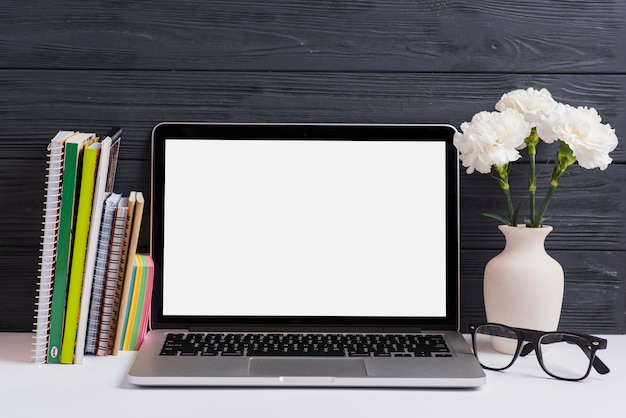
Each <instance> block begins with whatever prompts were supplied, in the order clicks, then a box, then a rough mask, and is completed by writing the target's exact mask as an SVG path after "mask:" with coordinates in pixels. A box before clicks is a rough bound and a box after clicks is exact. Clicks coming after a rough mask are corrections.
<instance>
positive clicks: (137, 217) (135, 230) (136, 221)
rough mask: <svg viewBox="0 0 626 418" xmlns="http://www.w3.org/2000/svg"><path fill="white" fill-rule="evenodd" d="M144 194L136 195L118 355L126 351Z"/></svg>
mask: <svg viewBox="0 0 626 418" xmlns="http://www.w3.org/2000/svg"><path fill="white" fill-rule="evenodd" d="M144 204H145V201H144V198H143V193H141V192H136V193H135V210H134V214H133V223H132V228H131V237H130V243H129V245H128V254H127V256H126V257H127V261H126V272H125V277H124V285H123V288H122V296H121V299H120V300H121V302H120V309H119V317H118V325H117V330H116V332H115V344H114V345H113V354H117V353H118V351H119V350H124V349H125V348H124V336H125V334H126V328H127V325H128V313H129V309H128V308H129V299H130V298H131V297H132V285H133V283H132V282H133V280H134V269H135V267H134V265H135V254H136V251H137V241H138V239H139V231H140V229H141V220H142V217H143V208H144Z"/></svg>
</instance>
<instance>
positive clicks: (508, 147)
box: [454, 109, 532, 174]
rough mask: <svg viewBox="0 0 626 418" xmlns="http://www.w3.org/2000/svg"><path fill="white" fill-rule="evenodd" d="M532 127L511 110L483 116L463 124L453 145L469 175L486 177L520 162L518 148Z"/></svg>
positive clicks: (480, 114) (483, 113)
mask: <svg viewBox="0 0 626 418" xmlns="http://www.w3.org/2000/svg"><path fill="white" fill-rule="evenodd" d="M531 128H532V126H531V125H530V124H529V123H528V122H526V121H525V120H524V117H523V116H522V114H520V113H519V112H517V111H515V110H512V109H509V110H505V111H503V112H480V113H477V114H476V115H474V117H473V118H472V120H471V122H464V123H462V124H461V131H462V133H460V132H457V133H456V134H455V135H454V145H455V146H456V148H457V149H458V150H459V152H460V159H461V162H462V163H463V166H464V167H467V173H468V174H471V173H473V172H474V170H477V171H479V172H480V173H483V174H487V173H489V172H490V171H491V166H493V165H497V166H503V165H505V164H507V163H509V162H511V161H515V160H517V159H519V158H520V154H519V152H518V149H519V148H522V147H524V139H525V138H526V137H527V136H528V135H529V134H530V130H531Z"/></svg>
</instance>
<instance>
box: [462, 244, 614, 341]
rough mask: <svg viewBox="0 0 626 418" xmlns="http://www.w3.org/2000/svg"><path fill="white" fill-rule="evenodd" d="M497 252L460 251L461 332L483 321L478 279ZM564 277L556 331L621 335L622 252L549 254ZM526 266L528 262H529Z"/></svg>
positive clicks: (551, 252) (480, 279) (480, 285)
mask: <svg viewBox="0 0 626 418" xmlns="http://www.w3.org/2000/svg"><path fill="white" fill-rule="evenodd" d="M498 252H499V251H484V250H464V251H462V261H461V295H462V296H461V318H462V326H461V328H462V329H463V330H465V331H467V329H468V328H467V327H468V325H469V324H470V323H471V322H482V321H484V320H485V311H484V306H483V301H482V295H483V293H482V285H483V282H482V278H483V271H484V268H485V265H486V264H487V262H488V261H489V260H490V259H491V258H492V257H494V256H495V255H496V254H497V253H498ZM549 253H550V255H552V256H553V257H554V258H555V259H556V260H557V261H559V263H561V265H562V266H563V270H564V273H565V295H564V298H563V308H562V311H561V321H560V323H559V328H560V329H564V330H570V331H581V332H593V333H624V332H626V323H625V320H624V315H623V307H624V306H625V304H626V301H625V299H626V279H625V278H624V272H625V271H626V257H625V255H626V254H625V252H624V251H550V252H549ZM529 262H530V261H529Z"/></svg>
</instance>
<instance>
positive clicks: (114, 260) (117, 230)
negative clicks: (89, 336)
mask: <svg viewBox="0 0 626 418" xmlns="http://www.w3.org/2000/svg"><path fill="white" fill-rule="evenodd" d="M127 201H128V199H123V200H122V201H121V202H120V204H119V205H118V208H117V212H116V214H115V222H114V225H113V236H112V239H111V250H110V255H109V265H108V269H107V275H106V282H105V286H104V294H103V298H102V311H101V316H100V318H101V319H100V332H99V335H98V348H97V351H96V355H99V356H104V355H107V354H111V353H110V352H109V334H110V332H111V328H112V323H113V318H112V317H113V304H114V301H115V291H116V288H117V280H118V273H119V270H120V260H121V258H122V245H123V243H124V232H125V229H126V213H127V211H128V203H127Z"/></svg>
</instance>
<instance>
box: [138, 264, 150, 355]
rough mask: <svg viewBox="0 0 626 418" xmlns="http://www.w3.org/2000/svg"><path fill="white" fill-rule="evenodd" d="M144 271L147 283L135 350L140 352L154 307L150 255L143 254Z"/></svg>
mask: <svg viewBox="0 0 626 418" xmlns="http://www.w3.org/2000/svg"><path fill="white" fill-rule="evenodd" d="M142 258H143V260H144V261H143V265H144V269H145V270H146V272H145V273H146V283H145V291H144V299H143V302H142V305H141V308H142V313H141V323H140V324H139V329H138V331H137V342H136V343H135V350H139V348H140V347H141V344H142V343H143V340H144V338H145V336H146V332H147V331H148V324H149V323H150V307H151V305H152V287H153V284H154V262H153V261H152V257H150V255H148V254H142Z"/></svg>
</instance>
